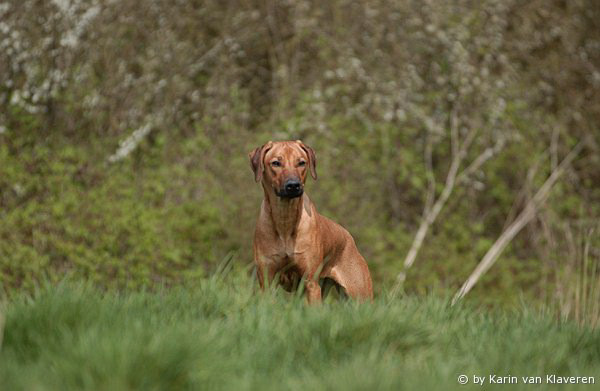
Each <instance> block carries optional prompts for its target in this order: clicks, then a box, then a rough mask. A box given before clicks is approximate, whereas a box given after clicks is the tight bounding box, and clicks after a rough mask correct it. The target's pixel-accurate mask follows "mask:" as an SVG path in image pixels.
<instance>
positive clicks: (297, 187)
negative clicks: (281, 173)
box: [277, 179, 304, 198]
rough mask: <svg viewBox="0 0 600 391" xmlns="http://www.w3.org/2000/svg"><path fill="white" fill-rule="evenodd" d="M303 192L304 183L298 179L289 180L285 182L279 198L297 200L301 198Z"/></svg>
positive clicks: (278, 194)
mask: <svg viewBox="0 0 600 391" xmlns="http://www.w3.org/2000/svg"><path fill="white" fill-rule="evenodd" d="M303 192H304V189H302V182H300V181H299V180H298V179H288V180H287V181H285V182H284V184H283V187H282V188H281V189H280V190H279V191H278V192H277V196H278V197H281V198H296V197H300V196H301V195H302V193H303Z"/></svg>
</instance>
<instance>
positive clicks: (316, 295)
mask: <svg viewBox="0 0 600 391" xmlns="http://www.w3.org/2000/svg"><path fill="white" fill-rule="evenodd" d="M249 156H250V165H251V166H252V170H253V171H254V175H255V179H256V181H257V182H258V181H261V183H262V187H263V190H264V199H263V202H262V206H261V208H260V215H259V216H258V221H257V223H256V232H255V235H254V262H255V264H256V267H257V275H258V280H259V283H260V286H261V288H264V284H265V281H264V279H265V277H266V278H268V280H269V282H272V281H273V279H274V278H275V276H276V274H277V273H279V275H280V283H281V284H282V285H283V287H284V288H286V289H288V290H290V289H292V288H293V285H294V282H297V281H298V280H299V279H300V278H301V277H304V278H305V287H306V293H307V297H308V302H309V303H313V302H319V301H320V300H321V287H320V285H319V280H320V279H324V278H330V279H332V280H333V281H335V282H336V283H337V284H339V285H340V286H341V287H342V288H344V289H345V290H346V293H347V294H348V295H350V296H351V297H353V298H357V299H362V300H364V299H372V298H373V286H372V283H371V275H370V274H369V268H368V266H367V263H366V262H365V259H364V258H363V257H362V256H361V255H360V253H359V252H358V249H357V248H356V245H355V244H354V239H352V236H351V235H350V234H349V233H348V231H346V230H345V229H344V228H343V227H342V226H340V225H339V224H337V223H335V222H333V221H331V220H329V219H328V218H326V217H324V216H321V215H320V214H318V213H317V211H316V209H315V206H314V205H313V203H312V202H311V201H310V199H309V198H308V196H307V195H306V194H305V193H304V183H305V181H306V176H307V173H308V171H309V170H310V173H311V176H312V177H313V179H317V171H316V163H317V162H316V158H315V152H314V151H313V150H312V148H310V147H308V146H306V145H304V144H303V143H302V141H299V140H298V141H280V142H271V141H269V142H268V143H266V144H265V145H263V146H262V147H259V148H256V149H255V150H254V151H252V152H250V154H249Z"/></svg>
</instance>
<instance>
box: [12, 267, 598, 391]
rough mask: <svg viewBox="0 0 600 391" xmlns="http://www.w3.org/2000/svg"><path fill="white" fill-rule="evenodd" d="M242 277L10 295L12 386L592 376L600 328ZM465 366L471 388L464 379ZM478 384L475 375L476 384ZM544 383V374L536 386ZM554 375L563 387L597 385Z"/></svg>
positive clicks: (256, 385)
mask: <svg viewBox="0 0 600 391" xmlns="http://www.w3.org/2000/svg"><path fill="white" fill-rule="evenodd" d="M252 291H253V288H252V283H251V282H250V281H248V280H247V279H246V278H239V277H227V278H216V277H214V278H209V279H206V280H204V281H203V282H202V283H201V284H200V285H199V286H196V287H194V288H189V289H188V288H183V287H180V288H171V289H165V290H162V291H156V292H137V293H135V292H129V293H106V292H105V293H102V292H100V291H98V290H96V289H94V288H91V287H89V286H85V285H80V284H74V283H63V284H61V285H59V286H50V285H48V286H46V287H44V288H41V289H39V290H38V291H37V292H36V293H35V294H33V295H31V296H26V295H25V294H18V295H17V296H15V297H12V298H10V299H9V300H7V302H6V303H5V305H4V307H3V317H4V326H3V333H2V334H3V339H2V342H1V343H2V346H1V351H0V380H1V384H2V389H3V390H80V389H87V390H129V389H139V390H179V389H229V390H234V389H235V390H238V389H272V390H280V389H302V390H307V389H309V390H310V389H356V390H366V389H407V390H411V389H424V390H432V389H442V390H447V389H465V388H466V389H469V388H474V386H473V385H472V383H473V375H477V376H485V377H486V385H487V383H488V382H489V375H499V376H500V375H502V376H504V375H513V376H518V382H519V383H518V384H510V385H508V384H504V385H499V386H496V387H498V388H506V389H532V388H536V386H531V385H528V384H523V380H522V378H521V376H538V375H539V376H541V377H542V380H543V382H544V383H545V382H546V375H550V374H556V375H560V376H594V377H595V381H596V383H598V382H600V330H591V329H586V328H581V327H579V326H577V325H576V324H574V323H571V322H559V321H556V320H554V319H552V317H549V316H545V315H543V314H533V313H530V312H528V311H526V310H521V311H518V312H514V313H506V312H494V311H492V312H487V311H483V312H482V311H480V310H477V309H474V308H470V307H469V306H468V305H461V306H456V307H450V306H449V305H448V303H447V302H445V301H443V300H439V299H434V298H425V299H423V298H419V299H416V298H411V297H404V298H398V299H395V300H391V299H389V298H386V297H379V298H377V299H376V300H375V302H374V303H373V304H362V305H361V304H356V303H353V302H348V301H335V300H327V301H326V302H325V303H324V304H323V305H322V306H318V307H308V306H306V305H305V304H304V302H303V299H302V298H300V297H299V296H289V295H287V294H285V293H283V292H281V291H273V292H267V293H265V294H253V293H252ZM461 374H465V375H467V376H468V377H469V384H470V386H461V385H459V384H458V382H457V378H458V376H459V375H461ZM477 387H479V386H477ZM540 387H541V388H547V387H548V385H547V384H542V385H541V386H537V388H540ZM595 387H598V384H596V385H584V384H576V385H567V386H564V385H563V386H561V385H555V386H552V388H553V389H554V388H556V389H580V390H581V389H597V388H595Z"/></svg>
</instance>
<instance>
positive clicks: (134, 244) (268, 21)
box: [0, 0, 600, 313]
mask: <svg viewBox="0 0 600 391" xmlns="http://www.w3.org/2000/svg"><path fill="white" fill-rule="evenodd" d="M0 18H1V19H0V20H1V21H0V49H1V50H0V69H2V72H0V104H1V105H2V110H1V111H0V208H1V209H0V217H1V222H0V279H1V281H2V283H3V285H4V287H5V289H10V288H13V287H20V286H25V287H31V286H32V285H33V284H35V283H36V282H37V281H39V280H40V278H49V279H51V280H56V279H60V278H61V276H62V275H63V274H64V273H67V272H69V273H75V274H77V275H81V276H85V277H87V278H89V279H91V280H93V281H95V282H96V283H98V284H99V285H102V286H114V285H116V286H134V287H137V286H151V285H153V284H155V283H156V282H159V283H174V282H178V281H181V280H182V279H187V278H195V277H197V276H201V275H202V273H203V271H204V270H206V269H207V268H210V267H211V265H214V262H215V261H217V260H219V259H221V258H222V257H223V256H225V255H226V254H227V253H229V252H230V251H236V253H237V260H238V261H239V263H240V264H246V263H247V262H249V260H250V259H251V255H250V254H251V241H252V234H251V233H252V230H253V225H254V219H255V216H256V214H257V211H258V206H259V202H260V197H261V191H260V190H259V188H258V187H256V186H255V185H254V183H253V181H252V176H251V173H250V171H249V168H248V163H247V157H246V153H247V152H248V151H249V150H250V149H251V148H253V147H255V146H257V145H260V144H262V143H264V142H266V141H268V140H269V139H287V138H301V139H303V140H304V141H305V142H306V143H307V144H309V145H311V146H312V147H313V148H314V149H315V150H316V151H317V156H318V168H319V172H320V179H319V181H318V182H317V183H311V184H309V190H308V191H309V194H311V197H312V198H313V200H314V201H315V202H316V204H317V206H318V208H319V210H320V211H321V212H322V213H324V214H326V215H328V216H330V217H333V218H334V219H335V220H337V221H339V222H341V223H342V224H344V225H345V226H346V227H347V228H348V229H349V230H350V231H351V232H352V233H353V234H354V236H355V237H356V240H357V243H358V245H359V248H360V249H361V251H362V252H363V253H364V255H365V257H366V258H367V260H368V261H369V263H370V265H371V268H372V270H373V274H374V277H375V279H376V287H381V286H382V285H384V284H388V283H391V282H392V281H393V280H394V278H395V277H396V275H397V273H398V272H399V271H400V270H401V267H402V262H403V259H404V256H405V254H406V252H407V251H408V249H409V247H410V244H411V242H412V240H413V237H414V235H415V231H416V230H417V227H418V225H419V223H420V221H421V218H422V215H423V210H424V208H427V206H428V202H429V198H431V196H433V197H438V196H439V195H440V194H441V193H442V189H443V186H444V181H445V178H446V176H447V173H448V171H449V167H450V166H451V161H452V158H453V151H454V149H453V142H452V140H454V141H456V140H460V142H461V143H465V142H466V141H468V140H471V141H470V143H466V144H465V146H467V148H465V157H464V162H463V164H462V166H461V169H464V168H465V167H467V166H468V165H469V164H471V163H473V162H475V161H476V159H477V157H478V156H481V155H482V154H485V153H487V152H486V151H490V154H489V155H485V156H487V160H486V161H485V162H484V163H483V164H482V165H481V166H480V167H477V169H476V170H474V171H473V172H470V173H469V175H468V176H465V178H464V180H463V181H461V182H460V183H458V184H457V185H456V187H455V189H454V190H453V192H452V194H451V195H450V197H449V199H448V202H447V203H446V205H445V206H444V208H443V209H442V211H441V213H440V215H439V217H438V218H437V220H436V221H435V222H434V223H433V224H432V225H431V229H430V230H429V232H428V234H427V236H426V238H425V242H424V246H423V248H422V249H421V251H420V252H419V254H418V257H417V260H416V263H415V265H414V267H412V268H411V269H409V270H408V275H407V280H406V285H405V288H406V290H408V291H416V292H425V291H440V292H447V291H448V290H452V291H453V290H455V289H457V288H458V287H459V285H460V283H461V282H462V281H464V279H465V278H466V277H467V276H468V274H469V273H470V271H471V270H472V269H473V267H474V266H475V265H476V263H477V262H478V261H479V259H480V258H481V256H482V255H483V253H485V251H486V250H487V249H488V248H489V246H490V245H491V243H492V242H493V241H494V240H495V238H496V237H497V236H498V235H499V234H500V232H501V231H502V229H503V227H505V226H506V223H507V222H509V221H510V220H512V219H513V218H514V216H515V215H516V214H517V213H518V212H519V211H520V210H521V209H522V208H523V206H524V205H525V203H526V202H527V201H528V200H529V199H531V197H532V194H533V193H534V192H535V190H536V188H537V187H539V185H540V184H541V183H542V182H543V180H544V179H545V178H546V177H547V176H548V175H549V173H550V171H551V170H552V168H553V167H555V166H556V165H557V163H558V162H559V161H560V160H561V159H562V157H564V156H565V155H566V153H567V152H568V151H569V150H570V148H571V147H572V146H573V145H574V144H575V143H577V142H578V141H580V140H583V139H585V140H586V147H585V149H584V151H583V152H582V153H581V155H580V156H578V158H577V159H576V161H575V162H574V164H573V165H572V166H570V167H569V168H568V172H567V174H566V175H565V176H564V178H563V179H562V180H561V181H560V182H559V184H558V185H557V186H556V187H555V189H553V192H552V196H551V198H550V199H549V201H548V202H547V203H546V204H545V207H544V208H543V209H542V210H541V211H540V213H539V214H538V215H537V217H536V219H535V221H533V222H532V223H531V224H529V225H528V226H527V227H526V229H525V230H524V231H523V232H522V233H521V234H520V235H519V236H517V238H516V239H515V240H514V241H513V242H512V243H511V246H510V247H509V248H508V249H507V251H506V252H505V253H504V255H503V258H502V259H501V260H500V261H499V262H498V264H497V265H496V266H494V269H492V271H490V272H489V274H488V275H486V277H485V278H484V280H483V281H482V284H480V285H478V287H477V288H476V291H477V292H478V294H477V295H473V296H475V297H478V298H479V299H480V300H483V301H487V302H505V303H514V302H515V301H516V300H519V298H520V296H521V295H522V294H525V295H526V296H528V297H530V298H536V299H538V300H539V302H559V303H560V305H561V308H563V310H564V311H565V312H566V313H569V312H571V311H572V309H573V308H574V307H572V305H571V304H572V302H573V300H571V299H572V298H573V297H575V294H574V292H573V290H572V288H571V286H573V284H572V283H573V282H574V281H575V280H577V281H579V280H581V278H580V276H581V275H586V276H587V278H588V279H587V281H590V280H591V281H597V280H598V274H597V271H593V269H592V268H591V266H585V265H592V264H594V263H598V260H599V259H600V238H599V236H598V232H599V231H598V227H597V221H598V217H599V216H600V207H599V205H600V187H599V184H600V170H598V167H599V166H600V158H599V154H598V149H597V143H598V142H600V132H599V131H598V125H597V124H598V123H600V122H599V121H600V96H599V91H600V89H599V88H598V86H599V84H600V34H599V33H598V32H599V31H600V26H599V23H600V22H599V21H600V7H599V5H598V4H597V2H596V1H594V0H588V1H569V2H563V1H543V2H541V1H540V2H533V3H531V2H522V1H502V2H497V1H481V2H472V1H467V0H464V1H463V0H461V1H455V2H444V1H433V2H422V1H396V2H383V1H362V2H356V1H344V0H340V1H334V2H327V3H322V2H311V1H286V2H274V1H268V2H220V1H203V2H195V1H177V2H172V1H160V0H153V1H148V2H146V3H145V4H144V6H140V5H139V2H136V1H130V0H126V1H119V2H112V1H104V0H90V1H83V0H77V1H75V0H74V1H68V0H64V1H58V0H57V1H52V2H40V1H35V0H25V1H19V2H17V1H14V2H8V3H4V4H3V5H1V6H0ZM453 132H454V133H453ZM453 134H454V136H455V137H454V138H453V137H451V136H452V135H453ZM467 144H468V145H467ZM428 194H429V196H428ZM584 249H587V250H586V251H584ZM584 254H585V257H584ZM584 259H585V262H587V263H585V262H584ZM588 261H589V262H588ZM578 286H579V285H578Z"/></svg>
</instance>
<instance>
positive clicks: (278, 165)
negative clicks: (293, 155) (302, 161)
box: [271, 160, 281, 167]
mask: <svg viewBox="0 0 600 391" xmlns="http://www.w3.org/2000/svg"><path fill="white" fill-rule="evenodd" d="M271 165H272V166H273V167H281V162H280V161H279V160H275V161H273V162H271Z"/></svg>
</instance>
